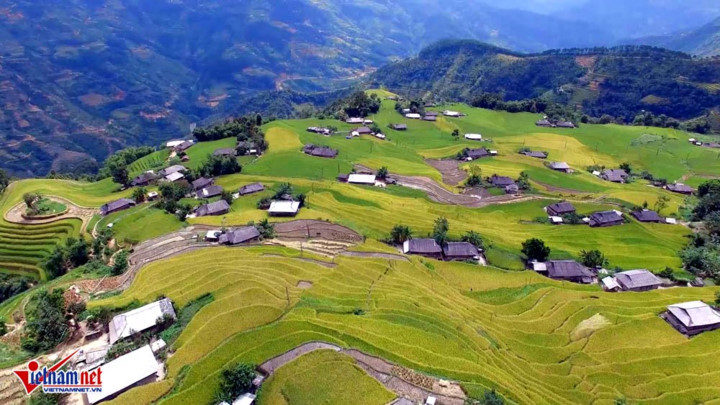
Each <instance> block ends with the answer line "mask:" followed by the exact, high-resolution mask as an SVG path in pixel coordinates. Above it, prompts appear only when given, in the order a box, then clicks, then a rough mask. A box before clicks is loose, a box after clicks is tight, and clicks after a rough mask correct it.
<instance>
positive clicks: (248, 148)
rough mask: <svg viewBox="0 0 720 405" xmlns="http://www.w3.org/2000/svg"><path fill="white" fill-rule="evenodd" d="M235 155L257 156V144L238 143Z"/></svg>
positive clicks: (249, 142) (250, 142) (258, 152)
mask: <svg viewBox="0 0 720 405" xmlns="http://www.w3.org/2000/svg"><path fill="white" fill-rule="evenodd" d="M235 150H236V153H237V154H238V155H245V156H247V155H259V154H260V150H258V148H257V144H255V142H253V141H240V142H238V143H237V145H236V146H235Z"/></svg>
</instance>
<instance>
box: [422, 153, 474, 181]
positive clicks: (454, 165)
mask: <svg viewBox="0 0 720 405" xmlns="http://www.w3.org/2000/svg"><path fill="white" fill-rule="evenodd" d="M425 163H427V164H429V165H430V166H432V167H434V168H436V169H437V170H438V171H439V172H440V174H442V178H443V182H444V183H445V184H447V185H450V186H457V185H458V184H460V183H461V182H463V181H465V179H467V178H468V174H467V172H466V171H465V170H461V169H460V164H459V162H458V161H457V160H452V159H442V160H437V159H425Z"/></svg>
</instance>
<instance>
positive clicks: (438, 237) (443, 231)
mask: <svg viewBox="0 0 720 405" xmlns="http://www.w3.org/2000/svg"><path fill="white" fill-rule="evenodd" d="M449 230H450V225H449V224H448V220H447V219H446V218H443V217H439V218H437V219H436V220H435V225H434V226H433V233H432V237H433V239H435V242H437V243H438V245H440V246H444V245H445V244H446V243H447V239H448V236H447V233H448V231H449Z"/></svg>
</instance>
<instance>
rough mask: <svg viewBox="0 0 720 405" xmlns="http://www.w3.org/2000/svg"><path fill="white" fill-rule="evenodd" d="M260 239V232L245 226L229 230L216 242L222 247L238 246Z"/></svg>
mask: <svg viewBox="0 0 720 405" xmlns="http://www.w3.org/2000/svg"><path fill="white" fill-rule="evenodd" d="M259 238H260V232H258V230H257V228H255V227H254V226H245V227H242V228H236V229H230V230H229V231H227V232H225V233H224V234H222V235H220V237H219V238H218V242H219V243H220V244H222V245H231V246H232V245H239V244H241V243H246V242H251V241H255V240H258V239H259Z"/></svg>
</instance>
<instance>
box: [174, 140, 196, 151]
mask: <svg viewBox="0 0 720 405" xmlns="http://www.w3.org/2000/svg"><path fill="white" fill-rule="evenodd" d="M193 145H195V142H193V141H185V142H183V143H181V144H179V145H177V146H176V147H175V148H174V149H175V152H178V153H180V152H185V151H186V150H188V149H190V147H191V146H193Z"/></svg>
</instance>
